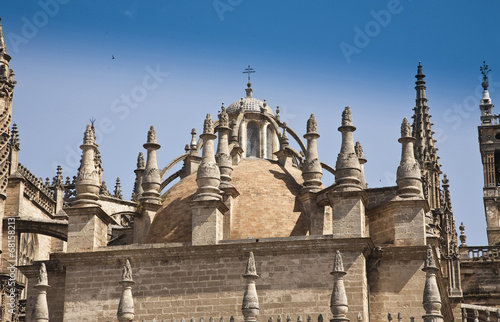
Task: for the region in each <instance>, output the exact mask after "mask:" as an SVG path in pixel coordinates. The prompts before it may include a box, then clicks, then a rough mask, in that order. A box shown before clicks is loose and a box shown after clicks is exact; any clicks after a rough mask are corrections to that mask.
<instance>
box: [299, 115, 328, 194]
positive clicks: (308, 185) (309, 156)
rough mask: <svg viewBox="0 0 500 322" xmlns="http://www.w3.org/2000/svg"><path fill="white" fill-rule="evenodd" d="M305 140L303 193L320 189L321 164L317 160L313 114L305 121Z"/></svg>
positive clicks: (316, 134) (316, 135)
mask: <svg viewBox="0 0 500 322" xmlns="http://www.w3.org/2000/svg"><path fill="white" fill-rule="evenodd" d="M304 138H305V139H306V140H307V150H306V158H305V160H304V163H303V165H302V178H304V188H303V191H311V192H316V191H319V190H320V189H321V177H322V176H323V173H322V171H321V162H320V161H319V158H318V148H317V145H316V141H317V139H318V138H319V134H318V133H317V124H316V119H315V118H314V114H311V117H310V118H309V120H308V121H307V133H306V134H304Z"/></svg>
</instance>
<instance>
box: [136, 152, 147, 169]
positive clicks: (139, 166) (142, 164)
mask: <svg viewBox="0 0 500 322" xmlns="http://www.w3.org/2000/svg"><path fill="white" fill-rule="evenodd" d="M145 167H146V162H145V161H144V154H142V152H139V155H138V156H137V169H140V170H144V168H145Z"/></svg>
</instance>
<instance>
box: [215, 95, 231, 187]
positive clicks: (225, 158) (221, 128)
mask: <svg viewBox="0 0 500 322" xmlns="http://www.w3.org/2000/svg"><path fill="white" fill-rule="evenodd" d="M217 132H218V133H219V140H218V144H217V154H216V155H215V159H216V160H217V165H218V166H219V170H220V178H221V183H220V188H221V189H225V188H232V187H233V185H232V184H231V173H232V172H233V162H232V160H231V157H230V155H229V143H228V136H229V132H231V129H230V128H229V117H228V115H227V113H226V109H225V108H224V103H222V107H221V111H220V112H219V125H218V126H217Z"/></svg>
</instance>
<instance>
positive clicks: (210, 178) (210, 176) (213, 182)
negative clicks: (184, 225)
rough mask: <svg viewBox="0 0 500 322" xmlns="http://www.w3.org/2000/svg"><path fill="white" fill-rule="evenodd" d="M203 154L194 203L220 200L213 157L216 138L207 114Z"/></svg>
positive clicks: (216, 170)
mask: <svg viewBox="0 0 500 322" xmlns="http://www.w3.org/2000/svg"><path fill="white" fill-rule="evenodd" d="M200 137H201V138H202V139H203V153H202V157H201V163H200V165H199V167H198V172H197V174H196V183H197V184H198V192H197V194H196V196H195V198H194V200H195V201H201V200H220V199H221V195H220V189H219V185H220V181H221V177H220V170H219V166H218V165H217V162H216V160H215V155H214V139H215V138H216V136H215V134H214V129H213V122H212V117H211V116H210V114H207V117H206V119H205V122H204V126H203V134H202V135H201V136H200Z"/></svg>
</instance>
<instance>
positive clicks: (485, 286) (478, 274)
mask: <svg viewBox="0 0 500 322" xmlns="http://www.w3.org/2000/svg"><path fill="white" fill-rule="evenodd" d="M460 273H461V278H462V290H463V294H464V302H465V303H470V304H477V305H485V306H496V307H498V305H499V303H500V277H499V276H500V261H498V260H497V261H490V262H486V261H462V262H461V263H460Z"/></svg>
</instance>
